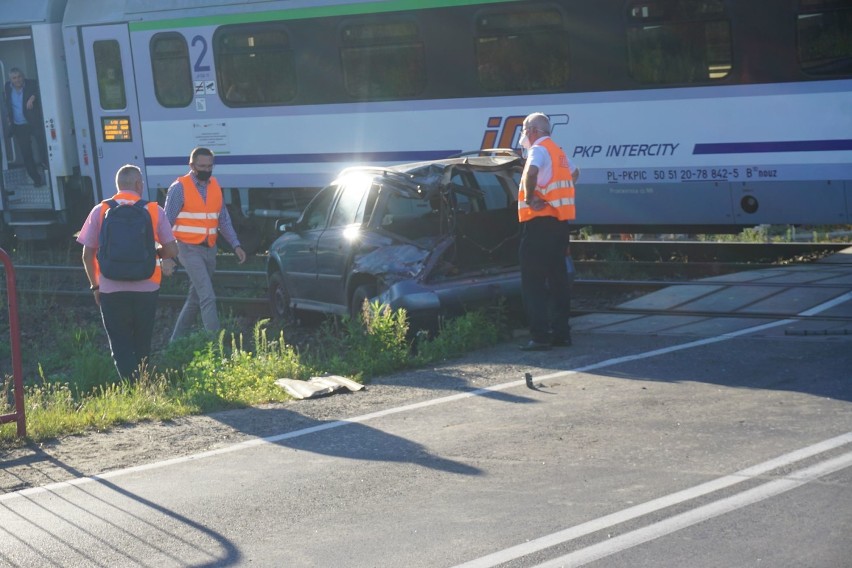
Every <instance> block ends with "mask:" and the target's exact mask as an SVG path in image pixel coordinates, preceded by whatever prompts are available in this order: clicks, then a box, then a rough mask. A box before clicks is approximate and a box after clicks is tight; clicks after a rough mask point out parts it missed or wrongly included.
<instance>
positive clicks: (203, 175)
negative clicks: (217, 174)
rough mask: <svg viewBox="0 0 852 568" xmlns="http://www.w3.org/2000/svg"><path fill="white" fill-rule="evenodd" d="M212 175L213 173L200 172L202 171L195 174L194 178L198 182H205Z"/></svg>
mask: <svg viewBox="0 0 852 568" xmlns="http://www.w3.org/2000/svg"><path fill="white" fill-rule="evenodd" d="M212 175H213V172H202V171H198V172H195V177H197V178H198V181H207V180H209V179H210V176H212Z"/></svg>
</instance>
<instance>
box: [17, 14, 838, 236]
mask: <svg viewBox="0 0 852 568" xmlns="http://www.w3.org/2000/svg"><path fill="white" fill-rule="evenodd" d="M2 11H3V13H2V22H0V71H2V73H3V77H4V79H8V76H7V74H8V72H9V70H10V69H11V68H12V67H16V68H19V69H21V70H22V71H23V72H24V74H25V75H26V76H27V77H28V78H32V79H36V80H38V83H39V87H40V91H41V101H42V105H41V107H42V109H41V110H42V114H43V124H42V125H40V126H43V132H42V134H43V140H44V142H43V148H42V152H41V153H42V155H41V156H40V157H41V160H40V164H41V167H43V168H44V172H45V177H46V179H47V183H46V184H45V185H44V186H42V187H35V186H34V185H33V184H32V183H31V181H30V180H29V179H28V178H27V176H26V174H25V172H24V169H23V167H22V163H21V160H20V154H21V152H20V148H16V145H15V142H14V141H13V139H12V138H11V137H10V136H9V132H8V125H7V124H5V121H3V122H4V124H3V125H2V126H0V129H2V131H0V146H3V152H2V174H3V175H2V181H0V196H2V199H0V212H2V221H0V236H2V237H3V238H4V239H8V238H12V237H15V238H19V239H40V238H49V237H50V236H55V235H60V236H62V235H68V234H69V233H72V232H73V231H75V230H76V229H78V228H79V225H80V224H81V223H82V220H83V218H84V216H85V213H86V212H87V211H88V210H89V209H90V208H91V207H92V206H93V205H94V204H95V203H96V202H98V201H99V200H101V199H104V198H107V197H109V196H110V195H112V193H113V192H114V183H113V179H114V175H115V172H116V170H117V169H118V168H119V167H120V166H121V165H123V164H126V163H132V164H136V165H138V166H140V167H141V168H142V170H143V172H144V175H145V182H146V187H147V191H148V196H147V197H148V198H149V199H152V200H153V199H156V200H159V201H161V202H162V200H163V199H164V195H165V192H166V190H167V188H168V187H169V185H170V184H171V183H172V182H173V181H174V180H175V179H176V177H177V176H179V175H182V174H184V173H185V172H186V171H187V170H188V156H189V153H190V151H191V149H192V148H193V147H196V146H206V147H209V148H210V149H212V150H213V151H214V152H215V153H216V167H215V172H214V175H216V177H217V179H218V180H219V182H220V185H221V186H222V187H223V189H224V191H225V200H226V203H227V204H228V207H229V210H230V212H231V213H232V217H233V218H234V222H235V226H236V228H237V231H238V233H239V234H240V236H241V240H243V241H244V244H245V243H248V244H247V248H249V249H251V250H259V249H261V248H262V247H263V245H264V243H266V242H268V241H269V238H270V236H271V235H274V231H275V229H276V228H277V227H279V226H280V225H281V222H282V220H289V219H292V218H293V217H294V216H298V214H299V212H300V211H301V210H302V209H303V208H304V206H305V204H306V203H307V202H308V201H309V200H310V199H311V197H312V196H313V195H314V194H315V193H316V192H317V191H318V190H319V189H320V188H322V187H323V186H324V185H327V184H328V183H330V182H331V181H332V180H333V179H334V177H335V175H336V174H337V173H338V172H340V171H341V170H342V169H344V168H346V167H349V166H355V165H373V166H388V165H394V164H400V163H406V162H418V161H423V160H429V159H434V158H443V157H447V156H450V155H454V154H458V153H462V152H466V151H471V150H477V149H489V148H509V147H517V146H518V138H519V135H520V129H521V122H522V120H523V118H524V116H526V115H527V114H529V113H531V112H544V113H546V114H548V115H549V116H550V117H551V121H552V124H553V132H552V136H553V138H554V140H556V141H557V142H558V143H559V144H560V145H561V146H562V147H563V148H564V149H565V151H566V154H567V155H568V157H569V160H571V161H572V162H573V163H574V165H576V166H577V167H579V169H580V171H581V177H580V180H579V182H578V189H577V197H576V203H577V220H576V224H577V226H587V227H590V228H591V229H592V230H593V231H595V232H603V233H607V232H611V233H636V232H643V233H647V232H674V233H714V232H715V233H726V232H727V233H730V232H736V231H739V230H741V229H742V228H744V227H751V226H756V225H760V224H792V225H844V224H850V223H852V110H851V109H852V40H850V38H852V1H850V0H750V1H748V2H743V1H736V0H596V1H595V2H590V1H588V0H525V1H519V0H452V1H451V0H311V1H307V0H256V1H251V0H249V1H228V0H220V1H217V2H202V1H199V0H111V1H109V2H92V1H91V0H4V2H3V8H2ZM0 104H3V103H0ZM2 110H3V116H4V117H5V116H6V111H7V109H5V108H4V109H2Z"/></svg>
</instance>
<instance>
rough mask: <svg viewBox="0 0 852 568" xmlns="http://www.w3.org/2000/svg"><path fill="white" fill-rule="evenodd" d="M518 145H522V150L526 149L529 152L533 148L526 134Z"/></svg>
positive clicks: (522, 135)
mask: <svg viewBox="0 0 852 568" xmlns="http://www.w3.org/2000/svg"><path fill="white" fill-rule="evenodd" d="M518 143H519V144H520V145H521V147H522V148H525V149H527V150H529V149H530V147H531V146H532V144H531V143H530V139H529V138H528V137H527V133H526V132H524V133H523V134H521V139H520V140H518Z"/></svg>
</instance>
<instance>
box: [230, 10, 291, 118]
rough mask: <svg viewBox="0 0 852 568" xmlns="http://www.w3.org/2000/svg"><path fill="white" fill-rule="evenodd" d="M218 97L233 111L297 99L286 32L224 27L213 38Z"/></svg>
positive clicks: (255, 27)
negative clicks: (239, 108)
mask: <svg viewBox="0 0 852 568" xmlns="http://www.w3.org/2000/svg"><path fill="white" fill-rule="evenodd" d="M213 45H214V57H215V61H216V77H217V80H218V83H219V96H220V97H221V98H222V100H223V101H224V102H225V104H226V105H228V106H231V107H241V106H258V105H280V104H287V103H290V102H292V101H293V99H294V98H295V96H296V70H295V65H294V63H293V50H292V49H291V48H290V38H289V36H288V35H287V32H286V31H285V30H284V29H282V28H281V27H279V26H275V25H267V26H262V27H261V26H223V27H221V28H219V30H217V31H216V34H215V35H214V36H213Z"/></svg>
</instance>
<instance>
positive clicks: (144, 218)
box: [98, 199, 157, 280]
mask: <svg viewBox="0 0 852 568" xmlns="http://www.w3.org/2000/svg"><path fill="white" fill-rule="evenodd" d="M106 204H107V205H108V206H109V209H107V211H106V214H105V215H104V219H103V223H101V232H100V235H99V236H98V264H99V265H100V270H101V274H103V275H104V276H106V277H107V278H109V279H110V280H147V279H148V278H150V277H151V275H153V274H154V269H155V268H156V266H157V250H156V244H155V243H154V226H153V225H152V224H151V216H150V215H149V214H148V209H147V208H146V207H145V206H146V205H147V204H148V202H147V201H145V200H144V199H140V200H139V201H137V202H136V203H132V204H130V203H126V204H125V203H118V202H117V201H116V200H114V199H110V200H109V201H106Z"/></svg>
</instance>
